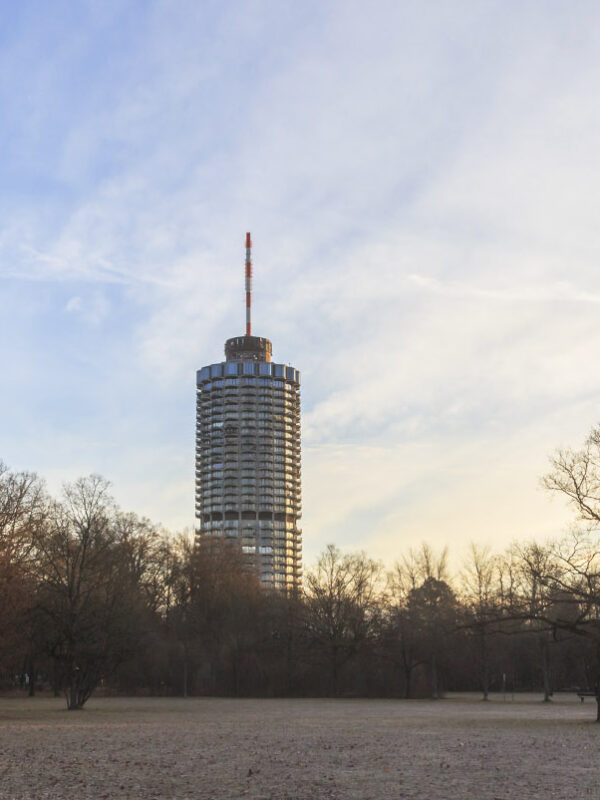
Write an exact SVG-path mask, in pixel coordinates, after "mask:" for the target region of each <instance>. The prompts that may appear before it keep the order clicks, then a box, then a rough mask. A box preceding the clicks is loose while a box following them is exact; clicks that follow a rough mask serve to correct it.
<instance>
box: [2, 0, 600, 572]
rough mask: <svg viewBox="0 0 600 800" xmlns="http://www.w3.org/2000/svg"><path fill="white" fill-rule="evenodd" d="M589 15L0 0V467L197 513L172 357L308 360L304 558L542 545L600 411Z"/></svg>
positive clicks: (593, 27)
mask: <svg viewBox="0 0 600 800" xmlns="http://www.w3.org/2000/svg"><path fill="white" fill-rule="evenodd" d="M599 85H600V7H599V6H598V4H597V3H596V2H585V1H583V0H582V1H579V0H575V2H572V3H565V2H552V0H548V2H544V3H540V2H539V0H535V1H534V2H528V1H527V0H519V2H517V1H516V0H514V1H513V0H498V1H497V2H488V1H487V0H479V2H477V3H473V2H470V1H469V2H460V1H459V0H446V2H442V0H437V1H435V0H432V2H426V3H423V2H408V0H395V1H394V2H387V0H372V2H370V3H369V4H368V6H367V4H365V3H362V2H353V0H319V2H317V1H316V0H315V1H313V0H303V2H300V3H299V2H297V1H288V0H243V2H242V1H240V2H236V0H220V1H219V2H216V1H215V2H212V0H194V1H192V0H189V1H188V0H170V1H169V2H166V1H165V2H157V1H155V0H125V2H123V0H118V1H116V0H115V1H113V0H89V1H87V2H86V0H76V1H75V2H73V0H55V1H54V2H53V3H47V2H43V1H42V0H40V1H39V2H36V0H22V2H20V3H14V2H13V1H12V0H0V103H1V108H2V113H1V114H0V146H1V148H2V156H3V157H2V159H1V160H0V365H1V376H2V378H1V384H0V386H1V391H0V459H1V460H3V461H4V462H5V463H6V464H8V465H9V466H10V467H12V468H13V469H29V470H34V471H36V472H38V473H39V474H40V475H42V476H43V477H45V478H46V480H47V482H48V486H49V488H50V490H51V491H53V492H58V491H59V490H60V486H61V484H62V483H63V482H64V481H69V480H73V479H74V478H76V477H78V476H80V475H85V474H89V473H100V474H102V475H104V476H105V477H106V478H108V479H109V480H110V481H111V482H112V484H113V492H114V495H115V497H116V498H117V500H118V502H119V503H120V504H121V505H122V506H123V507H124V508H125V509H127V510H135V511H136V512H138V513H139V514H143V515H146V516H149V517H150V518H151V519H153V520H155V521H156V522H160V523H162V524H163V525H165V526H167V527H168V528H169V529H170V530H173V531H175V530H181V529H183V528H185V527H191V526H193V524H194V496H193V495H194V414H195V370H196V369H198V368H199V367H201V366H202V365H204V364H209V363H213V362H216V361H220V360H221V359H222V357H223V355H222V354H223V343H224V340H225V339H226V338H228V337H230V336H235V335H239V334H241V333H243V331H244V284H243V275H244V265H243V261H244V238H245V233H246V231H251V232H252V237H253V244H254V249H253V258H254V295H253V333H255V334H256V335H262V336H267V337H268V338H270V339H271V340H272V342H273V355H274V360H275V361H280V362H284V363H292V364H293V365H294V366H296V367H297V368H298V369H300V370H301V373H302V411H303V438H302V447H303V506H304V514H303V520H302V528H303V537H304V555H305V560H306V561H307V562H308V563H310V562H311V561H313V560H314V558H315V557H316V555H317V554H318V553H319V552H320V551H321V550H322V549H323V548H324V547H325V546H326V545H327V544H328V543H329V542H335V543H336V544H338V545H339V546H340V547H342V548H344V549H348V550H365V551H367V552H368V553H369V554H370V555H372V556H373V557H375V558H379V559H382V560H383V561H384V562H385V563H386V564H392V563H393V562H394V560H395V559H397V558H399V557H400V556H402V555H403V554H405V553H406V552H407V551H408V550H409V548H411V547H413V548H415V547H418V546H419V545H420V543H421V542H423V541H427V542H429V543H430V544H431V545H432V546H433V547H434V548H438V549H441V548H443V547H444V546H448V547H449V548H450V551H451V554H452V555H453V557H454V558H456V559H459V560H460V558H462V557H463V554H464V553H466V551H467V549H468V546H469V543H470V542H471V541H476V542H478V543H481V544H487V545H489V546H491V547H492V548H493V549H503V548H504V547H505V546H506V545H507V544H508V543H509V542H511V541H513V540H527V539H530V538H532V537H535V538H538V539H545V538H546V537H553V536H558V535H560V534H561V533H562V532H563V531H564V530H565V529H566V528H567V527H568V526H569V524H570V522H571V520H572V512H570V511H569V509H568V508H567V507H566V506H565V504H564V503H563V502H562V501H561V500H560V498H557V497H554V498H553V497H550V496H548V493H547V492H545V491H544V490H543V489H542V488H541V485H540V477H541V476H542V475H543V474H544V473H545V472H547V470H548V466H549V461H548V459H549V456H550V455H551V454H552V452H553V451H554V450H555V448H557V447H561V446H575V447H577V446H580V445H581V444H582V443H583V441H584V440H585V437H586V435H587V433H588V432H589V430H590V428H591V427H592V426H593V425H594V424H596V423H598V422H599V421H600V419H599V413H598V401H599V398H600V371H599V370H598V368H597V367H598V363H600V316H599V311H600V268H599V264H600V226H599V225H598V213H599V209H600V196H599V194H600V192H599V189H598V187H599V186H600V155H599V153H600V148H599V146H598V142H599V134H600V104H599V103H598V98H597V94H598V86H599Z"/></svg>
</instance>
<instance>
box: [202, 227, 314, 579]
mask: <svg viewBox="0 0 600 800" xmlns="http://www.w3.org/2000/svg"><path fill="white" fill-rule="evenodd" d="M251 246H252V243H251V238H250V234H247V235H246V335H245V336H237V337H234V338H232V339H228V340H227V341H226V342H225V360H224V361H220V362H218V363H215V364H209V365H208V366H205V367H202V368H201V369H199V370H198V371H197V373H196V517H197V519H198V523H199V527H198V531H199V535H200V536H222V537H227V538H232V539H237V540H238V541H239V543H240V545H241V548H242V550H243V552H244V553H245V554H247V556H248V558H249V559H251V560H252V561H253V562H254V563H255V565H256V568H257V570H258V572H259V575H260V580H261V582H262V584H263V585H265V586H268V587H272V588H277V589H281V590H284V591H287V592H290V591H293V590H294V589H298V588H299V587H300V585H301V582H302V532H301V530H300V528H299V520H300V516H301V481H300V373H299V372H298V370H297V369H295V368H294V367H291V366H289V365H286V364H278V363H274V362H273V361H271V342H270V341H269V340H268V339H264V338H262V337H259V336H252V327H251V292H252V288H251V280H252V262H251Z"/></svg>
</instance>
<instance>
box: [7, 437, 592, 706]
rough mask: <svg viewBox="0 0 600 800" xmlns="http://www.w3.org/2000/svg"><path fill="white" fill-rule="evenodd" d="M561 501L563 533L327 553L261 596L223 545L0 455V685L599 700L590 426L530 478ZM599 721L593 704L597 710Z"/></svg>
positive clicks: (80, 691) (103, 492)
mask: <svg viewBox="0 0 600 800" xmlns="http://www.w3.org/2000/svg"><path fill="white" fill-rule="evenodd" d="M543 481H544V484H545V486H546V487H547V488H548V490H550V491H552V492H557V493H559V494H560V495H562V496H564V497H566V499H567V500H568V502H570V503H571V504H572V505H573V507H574V510H575V522H574V525H573V528H572V530H571V531H570V532H569V533H568V534H566V535H565V536H564V538H562V539H561V540H560V541H553V542H547V543H543V544H541V543H539V542H533V541H532V542H525V543H524V542H517V543H514V544H513V545H511V546H510V547H509V548H507V549H506V550H505V551H503V552H501V553H494V552H491V551H490V550H489V549H488V548H485V547H480V546H478V545H476V544H473V545H472V546H471V549H470V552H469V555H468V557H467V559H466V560H465V563H464V564H463V565H462V567H461V568H460V569H459V570H457V571H456V572H455V574H451V573H450V570H449V568H448V562H447V556H446V553H445V552H442V553H435V552H434V551H433V550H432V549H431V548H430V547H429V546H427V545H425V544H424V545H422V546H421V547H420V548H419V549H417V550H410V551H408V552H407V553H406V554H405V555H404V556H403V557H402V558H400V559H399V561H397V562H396V564H395V565H394V567H393V569H391V570H388V571H386V570H384V568H383V566H382V564H381V563H379V562H378V561H376V560H374V559H372V558H370V557H369V556H368V555H367V554H365V553H346V552H342V551H341V550H339V549H338V548H337V547H335V546H334V545H330V546H328V547H327V548H326V549H325V550H324V551H323V553H322V554H321V556H320V557H319V558H318V560H317V561H316V563H315V564H314V565H313V566H312V567H311V568H310V569H309V570H308V571H307V573H306V575H305V579H304V585H303V589H302V591H299V592H296V593H293V594H289V595H285V594H283V593H280V592H277V591H268V590H265V589H264V588H261V586H260V583H259V580H258V576H257V573H256V570H255V569H253V568H252V565H251V564H250V563H249V562H248V558H247V556H246V555H245V554H243V553H242V552H241V550H240V548H239V547H238V546H237V544H236V542H235V540H229V539H223V538H210V539H209V538H202V539H196V538H195V537H194V536H193V535H192V534H185V533H184V534H177V535H173V534H170V533H168V532H167V531H164V530H162V529H160V528H158V527H157V526H155V525H153V524H152V523H151V522H150V521H149V520H147V519H144V518H141V517H139V516H137V515H135V514H132V513H125V512H123V511H122V510H121V509H120V508H118V507H117V505H116V503H115V502H114V500H113V499H112V497H111V495H110V490H109V489H110V487H109V484H108V483H107V482H106V481H105V480H104V479H102V478H100V477H98V476H90V477H86V478H80V479H79V480H77V481H75V482H74V483H71V484H68V485H66V486H65V487H64V489H63V492H62V494H61V496H60V497H58V498H52V497H50V496H49V494H48V493H47V491H46V489H45V486H44V483H43V481H42V480H41V479H40V478H38V477H37V476H36V475H35V474H32V473H29V472H15V471H11V470H10V469H8V468H7V467H6V466H4V465H2V464H0V688H1V689H2V690H4V691H13V690H14V689H15V688H19V687H20V688H21V689H25V688H26V689H27V691H29V693H30V694H34V693H35V692H36V690H39V689H40V688H44V689H45V690H50V691H54V692H55V693H56V694H61V693H64V695H65V697H66V701H67V707H68V708H69V709H78V708H81V707H82V706H83V705H84V704H85V702H86V700H87V699H88V698H89V697H90V695H91V694H92V692H94V691H95V690H96V689H98V688H99V687H102V688H103V689H104V690H107V691H112V692H123V693H129V694H132V693H146V694H155V695H162V694H171V695H182V696H187V695H229V696H260V697H266V696H298V697H302V696H313V697H314V696H333V697H338V696H366V697H424V696H430V697H440V696H441V695H442V694H443V692H444V691H447V690H470V691H473V690H477V691H480V692H481V695H482V698H483V699H487V697H488V694H489V693H490V692H491V691H519V690H539V691H540V692H543V696H544V698H545V699H549V698H550V697H551V694H552V692H553V691H554V690H558V689H567V688H570V689H573V688H575V687H576V688H578V689H580V690H588V691H591V692H595V693H596V695H598V694H599V692H598V685H599V680H600V552H599V549H598V545H599V542H600V540H599V538H598V526H599V524H600V428H596V429H593V430H592V432H591V434H590V436H589V438H588V439H587V441H586V443H585V445H584V447H583V448H582V449H579V450H564V451H558V452H557V453H556V454H555V455H554V457H553V458H552V467H551V471H550V472H549V474H548V475H547V476H546V477H545V478H544V479H543ZM598 708H599V713H600V702H599V705H598Z"/></svg>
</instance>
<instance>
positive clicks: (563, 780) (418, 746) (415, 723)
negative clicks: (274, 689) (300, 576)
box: [0, 695, 600, 800]
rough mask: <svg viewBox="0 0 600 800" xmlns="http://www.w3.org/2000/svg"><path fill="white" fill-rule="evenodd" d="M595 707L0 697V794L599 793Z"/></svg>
mask: <svg viewBox="0 0 600 800" xmlns="http://www.w3.org/2000/svg"><path fill="white" fill-rule="evenodd" d="M594 719H595V703H593V702H590V701H586V703H584V704H581V703H579V701H578V700H577V698H576V697H574V696H573V695H561V696H559V697H557V698H555V700H554V701H553V702H552V703H549V704H544V703H541V702H540V700H539V698H537V697H535V698H534V697H532V696H528V697H518V698H515V700H514V701H513V702H511V699H510V696H509V697H508V699H507V702H503V699H502V698H501V697H500V698H495V699H494V700H493V701H492V702H489V703H483V702H481V701H480V700H478V699H477V698H476V697H470V696H462V697H461V696H454V697H451V698H449V699H446V700H440V701H437V702H434V701H393V700H373V701H371V700H338V701H334V700H224V699H212V698H208V699H193V700H173V699H95V700H94V699H92V700H91V701H90V702H89V703H88V705H87V706H86V708H85V710H84V711H81V712H67V711H66V710H64V704H63V703H62V701H60V700H49V699H38V698H34V699H31V700H21V699H19V700H16V699H0V798H2V800H5V798H11V800H13V798H14V799H15V800H16V799H17V798H19V800H21V798H23V800H24V799H25V798H27V800H37V799H38V798H52V799H53V800H57V799H58V798H60V800H71V798H72V799H73V800H85V798H110V800H113V798H127V799H128V800H129V799H130V798H131V799H133V798H144V800H152V799H153V798H156V799H157V800H158V798H160V799H161V800H162V799H163V798H219V799H220V798H238V797H239V798H241V797H247V798H264V800H267V799H269V800H271V799H272V800H284V799H285V800H292V798H293V799H294V800H301V799H302V800H303V799H304V798H343V799H344V800H348V799H350V798H361V800H367V798H371V799H372V800H386V798H389V799H390V800H391V799H392V798H423V800H425V799H426V800H442V798H443V799H444V800H445V798H452V800H455V799H456V798H458V799H459V800H460V799H462V798H471V797H472V798H477V800H488V799H489V800H496V799H497V800H509V799H510V800H526V799H527V798H541V799H543V800H546V799H548V800H549V799H550V798H564V799H565V800H566V799H567V798H569V800H573V799H575V798H576V799H577V800H580V799H582V800H585V798H594V800H596V799H597V798H599V797H600V780H599V779H600V759H599V758H598V753H599V745H600V724H597V723H595V722H594Z"/></svg>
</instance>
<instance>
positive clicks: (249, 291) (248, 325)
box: [246, 233, 252, 336]
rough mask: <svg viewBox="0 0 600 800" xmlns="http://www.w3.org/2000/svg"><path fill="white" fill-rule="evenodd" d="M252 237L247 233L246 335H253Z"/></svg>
mask: <svg viewBox="0 0 600 800" xmlns="http://www.w3.org/2000/svg"><path fill="white" fill-rule="evenodd" d="M251 312H252V238H251V236H250V234H249V233H247V234H246V336H252V320H251Z"/></svg>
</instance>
